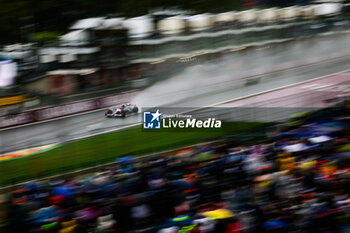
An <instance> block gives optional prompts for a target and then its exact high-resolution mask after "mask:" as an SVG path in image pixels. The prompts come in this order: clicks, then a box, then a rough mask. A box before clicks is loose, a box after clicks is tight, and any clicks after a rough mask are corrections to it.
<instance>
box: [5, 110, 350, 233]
mask: <svg viewBox="0 0 350 233" xmlns="http://www.w3.org/2000/svg"><path fill="white" fill-rule="evenodd" d="M349 110H350V109H347V108H340V109H331V110H328V111H326V112H325V111H324V112H323V113H322V114H321V113H317V114H314V115H312V116H310V115H309V116H307V117H304V118H303V119H299V120H298V122H294V125H293V126H289V127H288V129H285V130H283V131H279V132H276V133H275V134H274V136H272V137H270V138H269V139H267V140H266V141H265V142H264V143H260V144H255V145H238V144H236V143H235V142H234V141H229V140H224V141H219V142H213V143H209V144H202V145H200V146H194V147H190V148H185V149H179V151H177V152H176V153H175V154H171V155H169V154H163V155H157V156H152V157H145V158H142V159H133V158H123V159H120V160H119V163H118V165H115V166H114V167H109V168H108V169H105V170H103V171H101V172H99V173H96V174H89V175H85V176H84V177H72V178H71V179H65V180H55V181H50V182H49V181H48V182H31V183H27V184H25V185H23V186H22V187H20V188H18V189H16V190H14V191H12V192H11V198H10V202H11V203H9V206H8V212H7V214H6V215H5V216H6V222H7V224H5V225H6V226H5V227H4V228H3V229H4V230H5V231H6V232H16V233H20V232H23V233H24V232H58V233H79V232H96V233H97V232H99V233H107V232H196V233H197V232H198V233H199V232H200V233H234V232H235V233H240V232H242V233H243V232H244V233H255V232H300V233H302V232H320V233H321V232H324V233H326V232H328V233H331V232H332V233H335V232H339V233H345V232H350V206H349V204H350V196H349V194H350V163H349V161H350V160H349V159H350V152H349V151H350V148H349V147H350V134H349V129H350V125H349V117H348V116H349Z"/></svg>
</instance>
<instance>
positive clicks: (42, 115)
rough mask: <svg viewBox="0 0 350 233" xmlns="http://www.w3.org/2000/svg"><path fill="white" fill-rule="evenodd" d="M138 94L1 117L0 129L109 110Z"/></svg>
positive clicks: (130, 93) (118, 95) (122, 94)
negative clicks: (104, 109)
mask: <svg viewBox="0 0 350 233" xmlns="http://www.w3.org/2000/svg"><path fill="white" fill-rule="evenodd" d="M138 92H139V91H129V92H124V93H120V94H115V95H109V96H104V97H99V98H94V99H89V100H82V101H76V102H72V103H68V104H62V105H57V106H52V107H46V108H40V109H35V110H31V111H25V112H21V113H19V114H17V115H14V116H3V117H0V129H6V128H10V127H14V126H22V125H23V126H24V125H26V124H31V123H40V122H42V121H47V120H52V119H58V118H61V117H67V116H71V115H75V114H80V113H84V112H90V111H94V110H98V109H103V108H108V107H110V106H113V105H119V104H122V103H125V102H128V101H130V100H131V99H132V97H134V96H135V95H136V94H137V93H138Z"/></svg>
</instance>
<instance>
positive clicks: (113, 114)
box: [105, 104, 139, 118]
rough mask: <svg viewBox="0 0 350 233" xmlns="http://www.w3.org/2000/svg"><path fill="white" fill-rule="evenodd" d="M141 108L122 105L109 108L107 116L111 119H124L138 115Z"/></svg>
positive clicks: (133, 105) (132, 105)
mask: <svg viewBox="0 0 350 233" xmlns="http://www.w3.org/2000/svg"><path fill="white" fill-rule="evenodd" d="M138 111H139V108H138V107H137V106H136V105H135V104H122V105H120V106H115V107H112V108H109V109H108V110H107V111H106V112H105V116H106V117H109V118H123V117H126V116H127V115H130V114H136V113H137V112H138Z"/></svg>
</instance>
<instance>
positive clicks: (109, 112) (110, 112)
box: [105, 109, 113, 116]
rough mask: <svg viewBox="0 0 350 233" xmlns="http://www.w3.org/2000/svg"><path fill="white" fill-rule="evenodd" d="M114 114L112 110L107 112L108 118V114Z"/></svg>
mask: <svg viewBox="0 0 350 233" xmlns="http://www.w3.org/2000/svg"><path fill="white" fill-rule="evenodd" d="M112 113H113V111H112V110H110V109H108V110H107V111H106V112H105V116H107V115H108V114H112Z"/></svg>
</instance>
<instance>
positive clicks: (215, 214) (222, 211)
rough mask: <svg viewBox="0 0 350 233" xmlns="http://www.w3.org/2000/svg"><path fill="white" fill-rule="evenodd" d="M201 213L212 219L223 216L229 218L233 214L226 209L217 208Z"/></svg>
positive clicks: (222, 217)
mask: <svg viewBox="0 0 350 233" xmlns="http://www.w3.org/2000/svg"><path fill="white" fill-rule="evenodd" d="M203 215H204V216H205V217H208V218H213V219H225V218H231V217H233V216H235V215H234V214H233V213H232V211H230V210H228V209H217V210H211V211H207V212H204V213H203Z"/></svg>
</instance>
